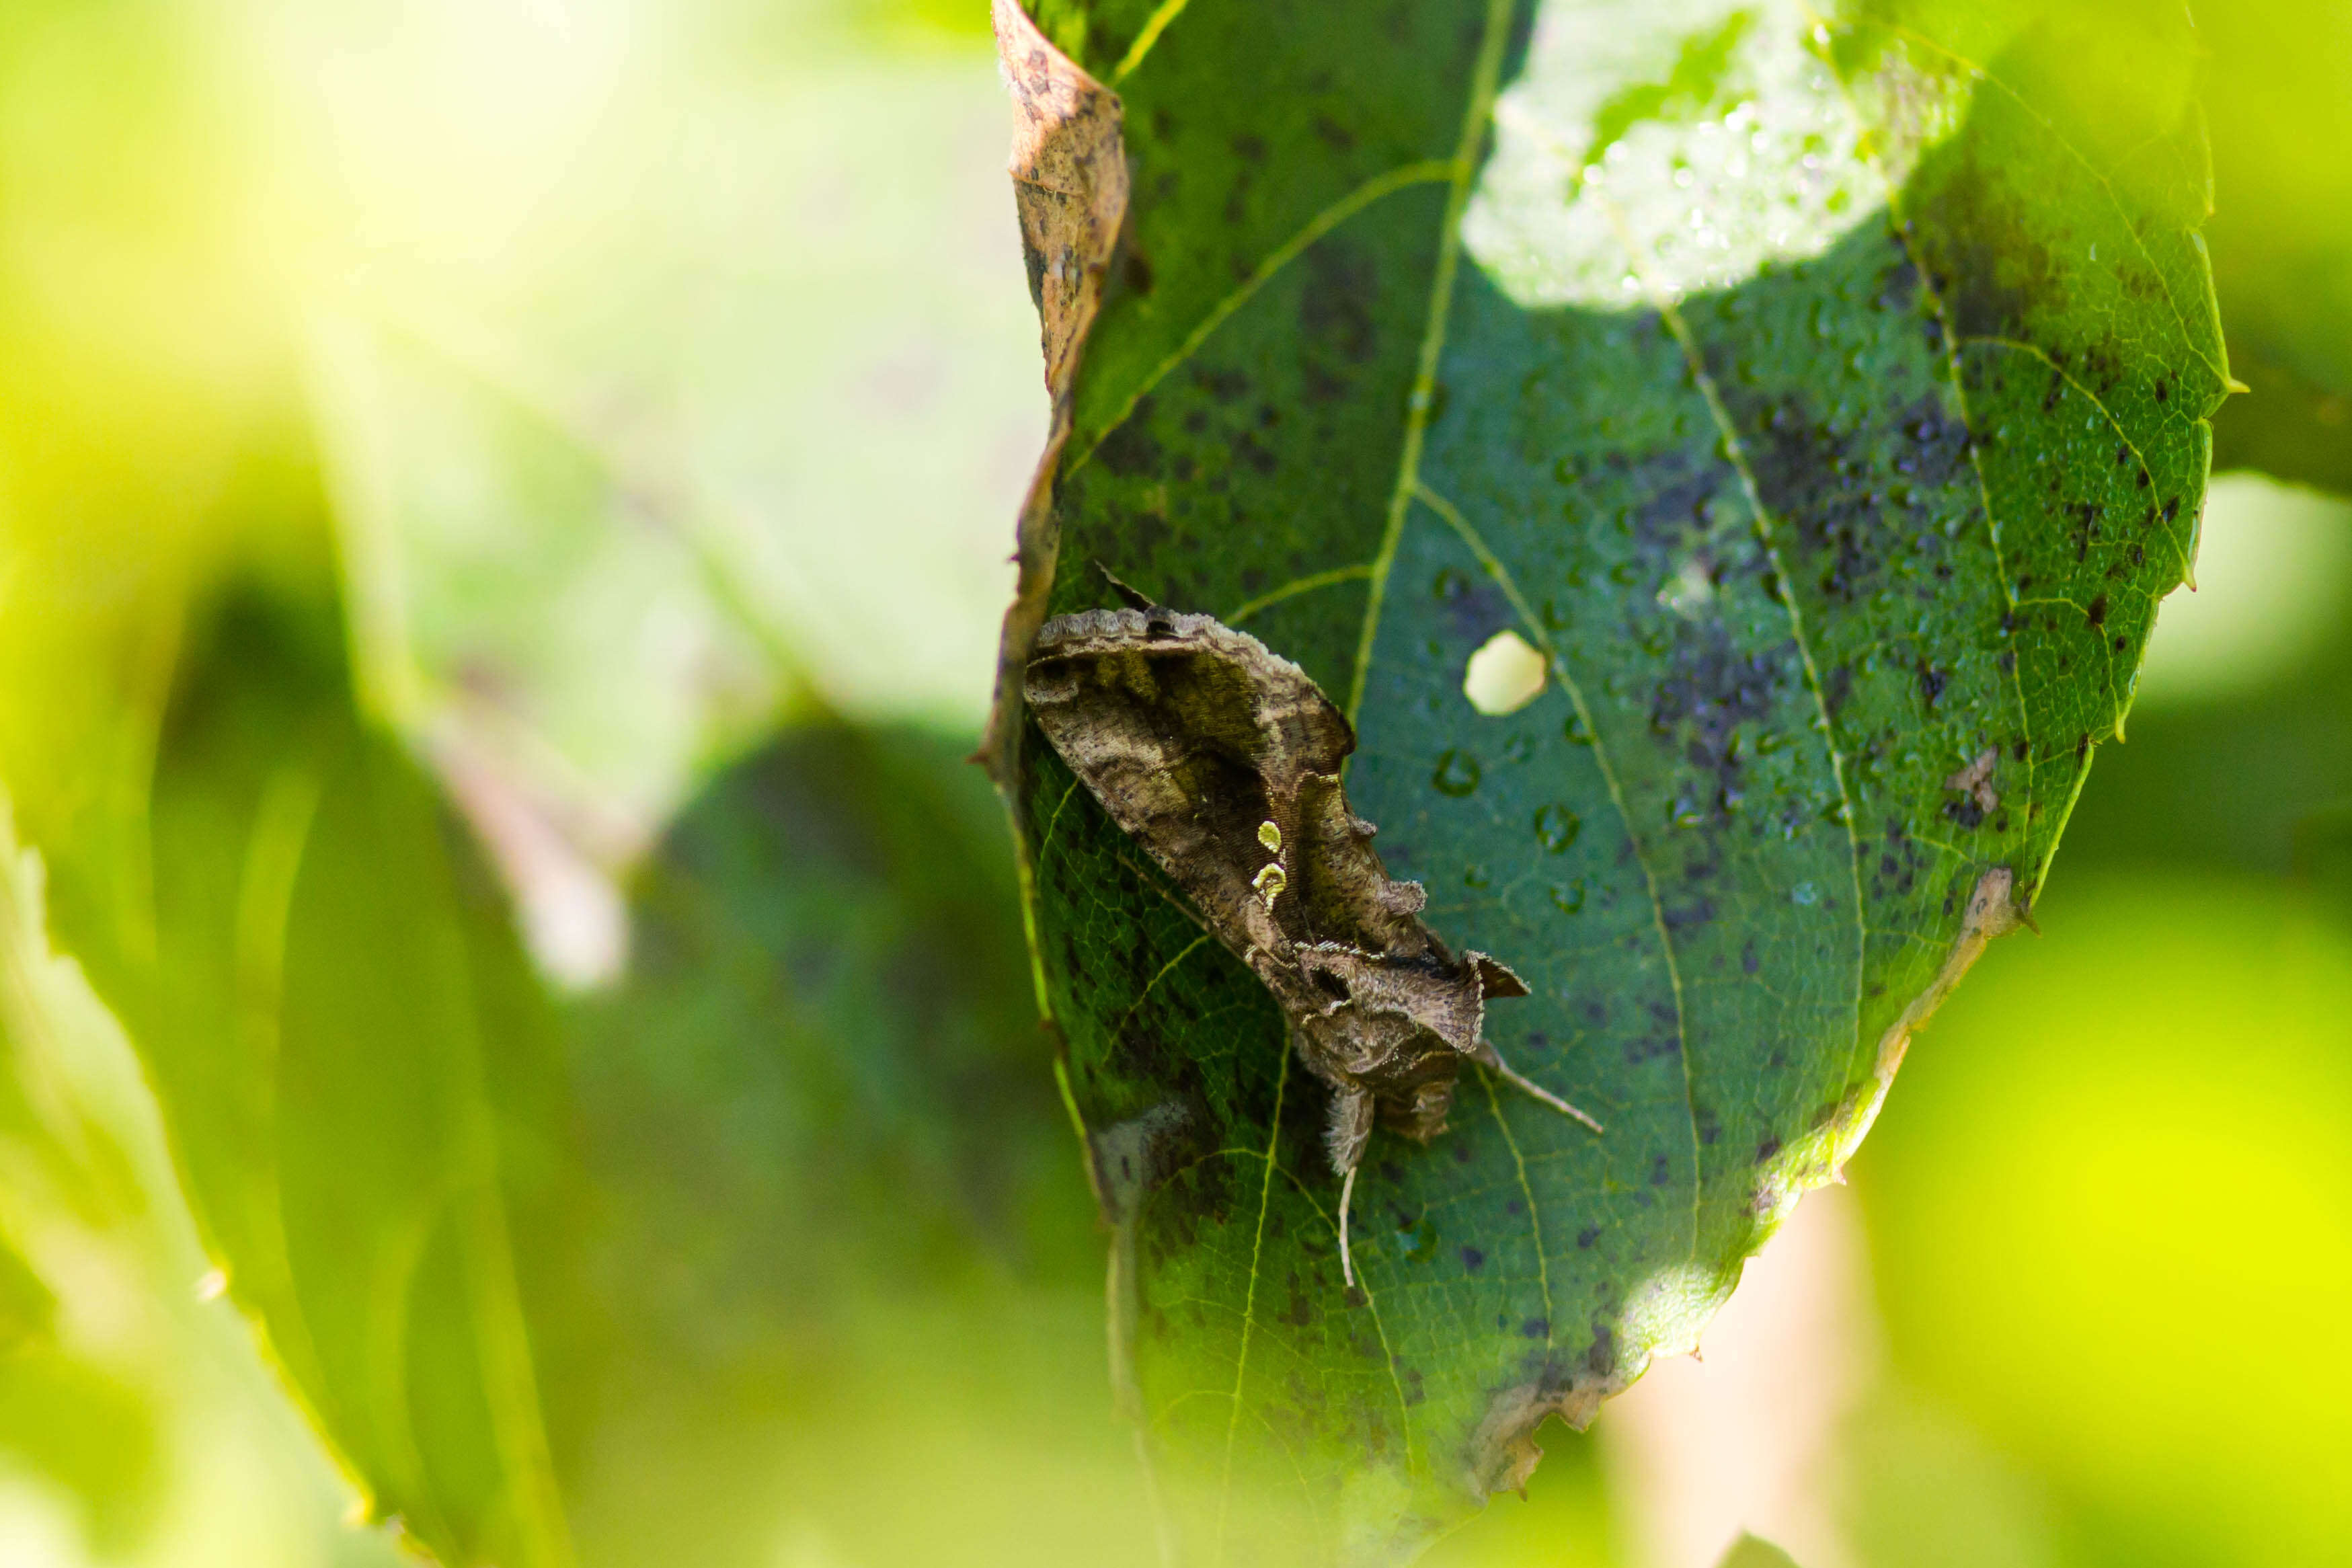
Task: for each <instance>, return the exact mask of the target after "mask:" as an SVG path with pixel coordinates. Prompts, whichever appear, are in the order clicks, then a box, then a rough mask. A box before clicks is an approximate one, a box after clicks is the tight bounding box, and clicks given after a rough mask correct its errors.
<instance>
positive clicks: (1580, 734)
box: [1560, 713, 1592, 746]
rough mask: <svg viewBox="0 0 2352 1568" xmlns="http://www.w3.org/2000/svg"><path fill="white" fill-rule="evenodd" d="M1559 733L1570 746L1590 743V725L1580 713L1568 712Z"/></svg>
mask: <svg viewBox="0 0 2352 1568" xmlns="http://www.w3.org/2000/svg"><path fill="white" fill-rule="evenodd" d="M1560 734H1561V736H1562V737H1564V738H1565V739H1566V740H1567V742H1568V743H1569V744H1570V745H1571V746H1589V745H1591V744H1592V727H1591V725H1590V724H1587V723H1586V722H1585V721H1584V715H1583V714H1581V713H1570V715H1569V716H1568V722H1567V723H1566V724H1564V725H1562V726H1561V727H1560Z"/></svg>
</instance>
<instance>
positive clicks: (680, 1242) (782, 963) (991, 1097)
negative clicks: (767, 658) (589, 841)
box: [567, 721, 1093, 1340]
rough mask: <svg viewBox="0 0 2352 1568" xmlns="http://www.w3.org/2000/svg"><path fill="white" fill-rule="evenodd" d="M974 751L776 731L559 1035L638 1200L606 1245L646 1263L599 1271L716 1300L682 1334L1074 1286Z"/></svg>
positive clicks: (698, 1309) (1084, 1230)
mask: <svg viewBox="0 0 2352 1568" xmlns="http://www.w3.org/2000/svg"><path fill="white" fill-rule="evenodd" d="M969 750H970V746H969V742H965V743H962V744H958V743H957V742H955V741H954V740H953V739H952V738H949V737H943V736H940V735H937V734H934V733H930V732H928V731H921V730H917V729H891V728H874V729H866V728H860V727H856V726H852V725H848V724H844V723H842V722H840V721H819V722H814V723H811V724H807V725H803V726H801V727H798V728H796V729H793V730H791V731H786V732H785V733H783V734H782V735H780V736H778V737H777V738H776V739H774V740H772V741H771V742H769V743H768V744H767V745H765V746H763V747H761V749H760V750H759V751H758V752H754V753H753V754H751V756H748V757H746V758H744V759H742V760H741V761H740V762H738V763H735V764H733V765H732V766H730V767H729V768H728V769H726V770H724V771H723V772H721V773H719V774H718V775H717V776H716V777H714V778H713V779H712V780H711V781H710V783H709V784H708V785H706V786H705V787H704V789H703V791H702V792H701V793H700V795H698V796H697V798H696V799H695V801H694V802H693V804H692V805H690V806H689V807H688V810H687V811H686V812H685V814H684V815H683V816H680V818H679V819H678V821H677V823H676V824H674V825H673V826H672V827H671V828H670V830H669V831H668V832H667V834H665V835H664V837H663V838H662V841H661V843H660V845H659V846H658V847H656V852H655V853H654V855H653V856H652V857H651V858H649V859H648V861H647V863H646V866H645V867H644V868H642V869H641V870H640V871H639V872H638V873H637V874H636V875H635V878H634V879H632V883H631V887H630V908H631V917H632V918H631V921H630V926H631V933H632V942H631V961H630V966H629V971H628V973H627V974H626V976H625V978H624V979H623V980H622V981H621V982H620V983H619V984H616V985H614V986H613V987H611V988H609V989H607V990H604V991H600V992H596V993H592V994H588V995H585V996H583V997H581V998H579V999H578V1000H576V1001H575V1002H573V1003H572V1005H570V1007H569V1008H568V1010H567V1016H568V1026H569V1027H568V1032H569V1033H570V1034H571V1036H572V1039H573V1041H574V1045H573V1047H572V1052H573V1057H574V1060H575V1063H576V1070H577V1072H578V1075H579V1077H580V1080H581V1095H582V1100H583V1107H584V1110H585V1113H586V1124H587V1128H588V1140H587V1142H588V1146H589V1148H590V1150H591V1151H592V1157H593V1163H594V1165H595V1168H596V1171H597V1173H598V1175H599V1177H600V1179H601V1180H602V1181H603V1182H604V1184H605V1185H607V1186H608V1187H609V1188H611V1189H612V1190H614V1191H616V1192H622V1193H626V1194H630V1197H629V1205H630V1208H631V1210H632V1215H633V1223H631V1224H629V1225H627V1226H623V1227H621V1229H620V1232H619V1235H618V1237H617V1240H618V1241H619V1243H620V1245H621V1247H622V1249H623V1255H624V1256H625V1257H628V1256H630V1255H631V1252H632V1249H643V1252H644V1256H642V1257H635V1258H634V1261H631V1262H628V1263H625V1265H624V1266H622V1267H620V1268H615V1269H613V1270H611V1272H612V1273H613V1274H614V1278H616V1279H622V1280H650V1279H679V1278H685V1279H698V1280H701V1281H704V1282H705V1283H706V1284H707V1285H708V1286H709V1291H708V1293H707V1294H706V1293H704V1292H701V1291H698V1292H697V1293H696V1295H695V1296H694V1297H693V1304H692V1306H691V1308H690V1310H689V1309H688V1308H687V1307H686V1306H685V1304H683V1303H678V1304H674V1307H675V1310H677V1312H678V1317H679V1321H676V1322H674V1323H672V1324H671V1325H670V1331H672V1332H675V1333H677V1334H680V1335H689V1334H709V1333H712V1332H714V1331H716V1325H717V1324H718V1323H719V1322H721V1321H735V1320H737V1319H739V1318H740V1317H742V1316H743V1315H745V1314H746V1313H748V1314H750V1315H751V1318H752V1319H753V1320H754V1321H757V1322H758V1323H760V1324H761V1331H763V1332H768V1333H773V1332H778V1331H782V1332H785V1333H788V1334H798V1335H805V1334H808V1333H810V1332H812V1331H819V1330H822V1329H824V1327H825V1326H826V1325H827V1324H828V1323H831V1322H832V1321H835V1319H836V1318H837V1316H838V1314H839V1313H840V1312H841V1311H842V1310H844V1309H845V1307H847V1306H848V1305H849V1304H850V1303H852V1302H854V1301H855V1300H858V1299H860V1298H870V1297H872V1296H874V1295H876V1294H877V1293H880V1294H886V1295H899V1294H910V1293H918V1292H946V1291H949V1290H950V1289H951V1288H952V1286H953V1285H954V1284H955V1283H956V1282H957V1281H958V1280H960V1279H968V1278H969V1276H970V1275H971V1272H972V1271H973V1270H974V1269H975V1268H980V1269H982V1270H985V1269H986V1268H989V1267H990V1266H992V1265H993V1266H997V1267H1013V1268H1018V1269H1019V1270H1020V1271H1021V1272H1022V1273H1023V1274H1024V1275H1028V1276H1033V1277H1034V1276H1036V1275H1038V1274H1039V1273H1041V1272H1042V1273H1043V1275H1044V1276H1045V1278H1048V1279H1055V1280H1056V1281H1057V1282H1066V1281H1069V1280H1071V1279H1074V1278H1076V1279H1083V1278H1084V1277H1085V1275H1086V1274H1087V1273H1088V1272H1090V1269H1089V1268H1087V1266H1086V1265H1084V1264H1078V1263H1076V1258H1078V1257H1079V1256H1081V1255H1086V1254H1091V1252H1092V1249H1093V1237H1092V1230H1093V1226H1092V1224H1091V1220H1090V1218H1089V1216H1088V1215H1087V1214H1086V1213H1085V1212H1084V1211H1085V1197H1084V1194H1083V1192H1082V1191H1076V1190H1073V1182H1074V1179H1075V1178H1076V1177H1077V1175H1078V1173H1077V1171H1076V1169H1075V1168H1074V1167H1075V1164H1076V1162H1075V1161H1074V1160H1073V1158H1072V1157H1071V1152H1070V1150H1069V1148H1068V1145H1067V1142H1066V1140H1067V1137H1068V1130H1069V1122H1068V1119H1067V1117H1066V1113H1065V1112H1064V1110H1063V1109H1062V1107H1061V1106H1060V1105H1059V1104H1058V1103H1056V1100H1055V1094H1054V1090H1053V1087H1052V1084H1051V1081H1050V1079H1048V1077H1047V1076H1046V1074H1045V1072H1044V1071H1043V1070H1042V1069H1043V1068H1044V1066H1045V1061H1046V1060H1047V1057H1048V1052H1047V1048H1046V1046H1045V1039H1044V1037H1043V1036H1042V1035H1041V1034H1040V1032H1039V1031H1038V1029H1037V1026H1036V1016H1035V1007H1034V1001H1033V998H1032V993H1031V988H1030V984H1029V974H1028V967H1027V963H1026V960H1025V958H1024V953H1023V952H1022V946H1021V925H1020V906H1019V903H1018V901H1017V899H1016V896H1015V893H1014V887H1013V863H1012V856H1011V855H1010V853H1009V852H1008V851H1007V847H1006V845H1005V843H1004V837H1003V833H1004V821H1003V811H1002V808H1001V807H1000V806H999V805H998V804H997V803H996V802H995V801H994V800H993V799H992V796H991V795H990V792H989V789H988V785H987V781H986V779H984V778H983V777H982V775H981V773H980V772H979V770H978V769H976V768H973V767H971V766H970V765H969V764H968V763H966V762H965V761H964V760H963V759H964V753H965V752H968V751H969ZM1074 1243H1075V1244H1076V1245H1075V1246H1074V1245H1073V1244H1074ZM697 1318H699V1319H702V1320H704V1321H701V1322H699V1323H696V1322H694V1321H692V1320H694V1319H697ZM744 1337H745V1338H747V1339H750V1340H756V1339H757V1338H758V1335H756V1334H751V1333H748V1332H747V1333H746V1334H745V1335H744Z"/></svg>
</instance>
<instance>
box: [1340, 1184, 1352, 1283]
mask: <svg viewBox="0 0 2352 1568" xmlns="http://www.w3.org/2000/svg"><path fill="white" fill-rule="evenodd" d="M1355 1195H1356V1167H1355V1166H1353V1165H1350V1166H1349V1167H1348V1173H1347V1174H1346V1175H1344V1176H1342V1177H1340V1178H1339V1278H1340V1279H1343V1280H1345V1281H1346V1282H1347V1286H1348V1289H1350V1290H1352V1289H1355V1288H1356V1263H1355V1259H1354V1258H1350V1257H1349V1255H1348V1202H1349V1199H1350V1198H1353V1197H1354V1196H1355Z"/></svg>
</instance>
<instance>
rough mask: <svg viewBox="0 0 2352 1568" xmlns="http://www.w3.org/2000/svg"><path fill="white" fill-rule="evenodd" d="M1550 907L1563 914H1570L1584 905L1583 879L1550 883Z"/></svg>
mask: <svg viewBox="0 0 2352 1568" xmlns="http://www.w3.org/2000/svg"><path fill="white" fill-rule="evenodd" d="M1551 901H1552V907H1553V908H1554V909H1557V910H1559V912H1560V913H1562V914H1564V915H1572V914H1574V913H1576V911H1577V910H1580V909H1582V908H1583V907H1584V879H1583V878H1581V877H1579V878H1578V879H1576V880H1575V881H1573V882H1554V883H1553V884H1552V885H1551Z"/></svg>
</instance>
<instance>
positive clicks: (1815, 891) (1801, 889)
mask: <svg viewBox="0 0 2352 1568" xmlns="http://www.w3.org/2000/svg"><path fill="white" fill-rule="evenodd" d="M1789 901H1790V903H1792V904H1817V903H1820V902H1821V901H1822V890H1821V889H1819V888H1816V887H1814V886H1813V885H1812V884H1811V882H1800V883H1798V884H1797V885H1796V886H1795V887H1793V888H1791V889H1789Z"/></svg>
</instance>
